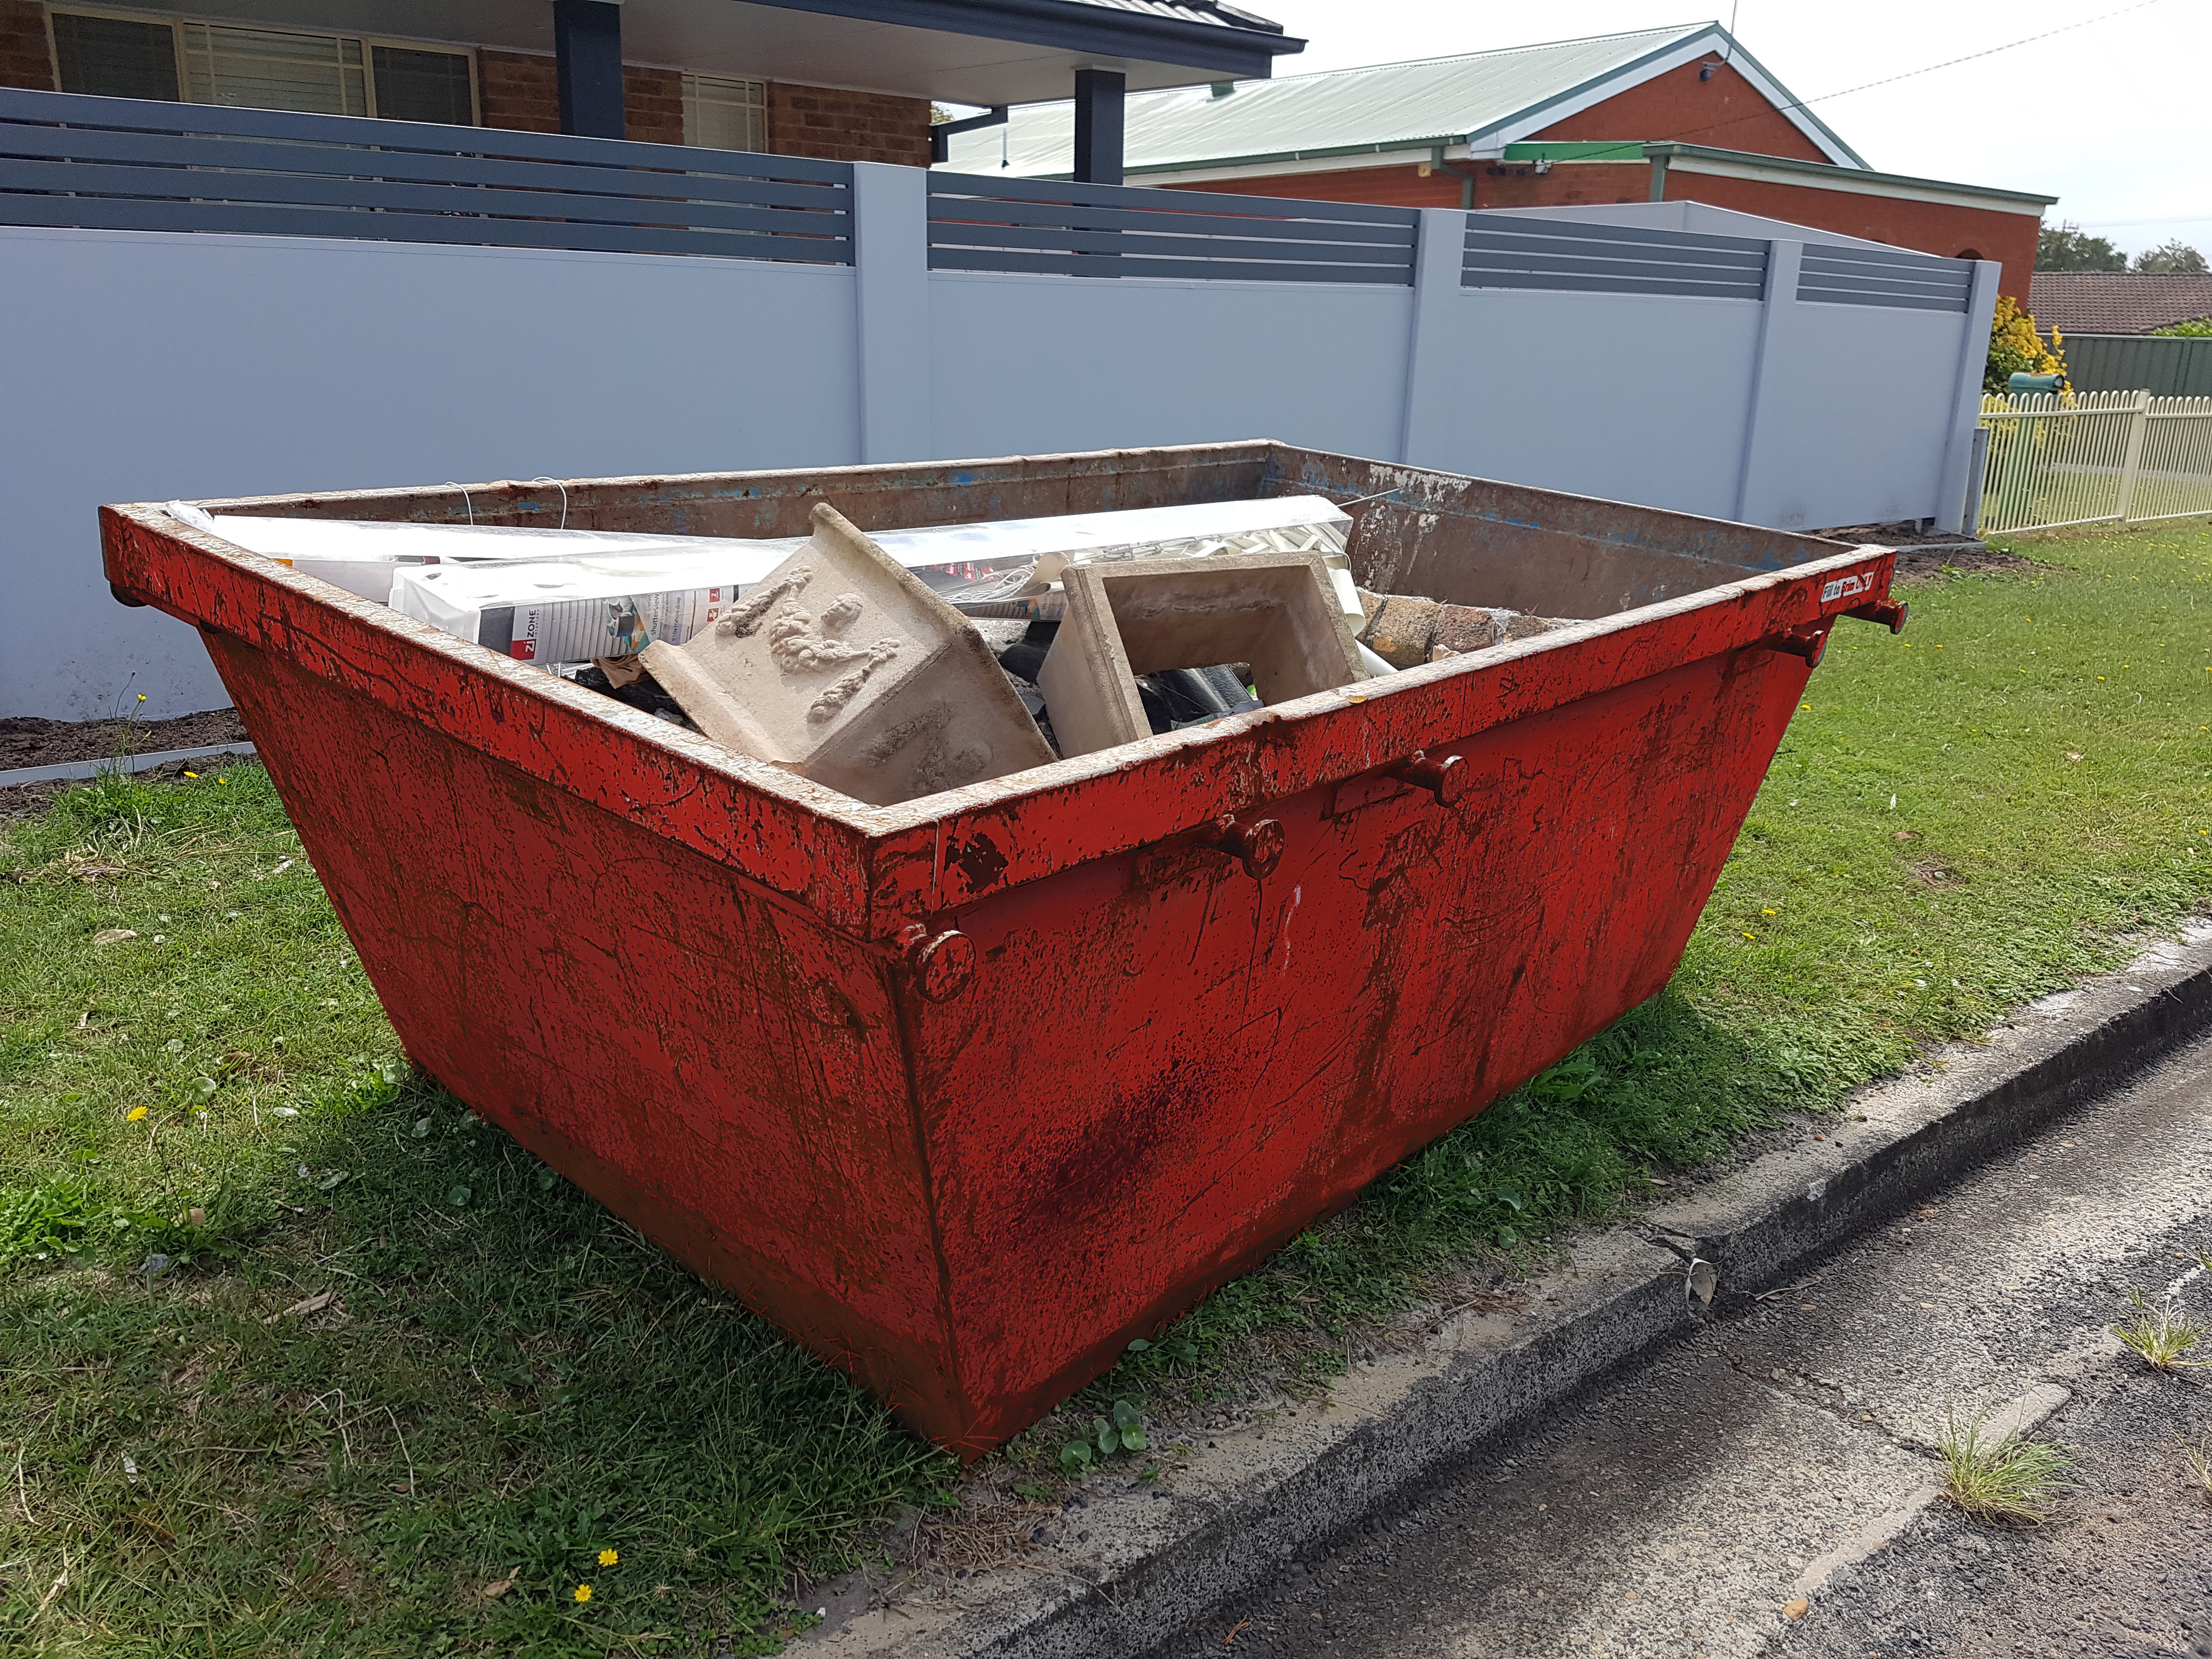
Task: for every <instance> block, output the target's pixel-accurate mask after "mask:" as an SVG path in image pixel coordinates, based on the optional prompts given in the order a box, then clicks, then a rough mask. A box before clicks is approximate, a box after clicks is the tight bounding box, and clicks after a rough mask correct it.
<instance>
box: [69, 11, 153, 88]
mask: <svg viewBox="0 0 2212 1659" xmlns="http://www.w3.org/2000/svg"><path fill="white" fill-rule="evenodd" d="M54 57H55V58H56V59H57V60H58V63H59V64H60V68H61V72H62V90H63V91H64V92H85V93H90V94H92V95H93V96H94V97H95V98H159V99H162V100H166V101H167V102H169V103H174V102H176V101H177V30H176V26H175V25H174V24H173V23H142V22H140V21H137V19H135V18H130V17H89V16H84V15H79V14H77V13H76V12H67V11H58V12H56V13H55V14H54Z"/></svg>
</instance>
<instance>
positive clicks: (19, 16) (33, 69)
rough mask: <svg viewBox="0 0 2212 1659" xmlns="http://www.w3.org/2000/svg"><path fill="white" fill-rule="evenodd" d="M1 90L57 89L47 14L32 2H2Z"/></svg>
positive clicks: (0, 23)
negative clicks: (48, 39)
mask: <svg viewBox="0 0 2212 1659" xmlns="http://www.w3.org/2000/svg"><path fill="white" fill-rule="evenodd" d="M0 87H31V88H36V89H37V90H38V91H40V92H52V91H53V90H54V60H53V56H52V53H50V52H48V51H47V50H46V12H45V10H44V9H42V8H41V7H39V6H36V5H33V3H31V0H0Z"/></svg>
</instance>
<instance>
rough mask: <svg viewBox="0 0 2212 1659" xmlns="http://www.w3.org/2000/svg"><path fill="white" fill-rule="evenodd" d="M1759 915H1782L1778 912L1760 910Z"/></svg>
mask: <svg viewBox="0 0 2212 1659" xmlns="http://www.w3.org/2000/svg"><path fill="white" fill-rule="evenodd" d="M1781 914H1782V913H1781V912H1780V911H1778V910H1761V911H1760V912H1759V915H1762V916H1774V915H1781Z"/></svg>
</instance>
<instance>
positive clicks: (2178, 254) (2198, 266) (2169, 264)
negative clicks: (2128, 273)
mask: <svg viewBox="0 0 2212 1659" xmlns="http://www.w3.org/2000/svg"><path fill="white" fill-rule="evenodd" d="M2133 268H2134V269H2135V270H2140V271H2144V272H2147V273H2148V274H2149V275H2152V276H2202V275H2203V273H2204V270H2205V269H2206V267H2205V264H2204V256H2203V254H2201V253H2199V252H2197V250H2196V249H2195V248H2193V247H2191V246H2189V244H2188V243H2186V242H2185V241H2183V240H2181V238H2179V236H2175V237H2172V238H2170V239H2168V240H2166V241H2164V242H2161V243H2160V244H2159V246H2156V247H2154V248H2146V249H2145V250H2144V251H2143V252H2141V253H2138V254H2136V262H2135V265H2134V267H2133Z"/></svg>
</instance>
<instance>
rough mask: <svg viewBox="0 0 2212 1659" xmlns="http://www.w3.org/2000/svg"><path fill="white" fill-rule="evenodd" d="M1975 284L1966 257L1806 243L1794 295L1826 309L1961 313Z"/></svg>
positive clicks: (1972, 272) (1901, 249)
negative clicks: (1880, 308)
mask: <svg viewBox="0 0 2212 1659" xmlns="http://www.w3.org/2000/svg"><path fill="white" fill-rule="evenodd" d="M1973 286H1974V268H1973V265H1972V263H1971V262H1970V261H1968V260H1965V259H1945V258H1939V257H1937V256H1936V255H1934V254H1928V253H1911V252H1906V251H1905V249H1903V248H1858V247H1838V246H1832V245H1830V244H1826V243H1820V242H1808V244H1806V246H1805V260H1804V264H1802V266H1801V267H1800V268H1799V270H1798V273H1797V297H1798V298H1799V299H1801V300H1816V301H1825V302H1826V303H1828V304H1830V305H1846V306H1896V307H1902V308H1904V309H1905V310H1908V311H1964V310H1965V309H1966V304H1967V301H1968V298H1969V297H1970V295H1972V291H1973Z"/></svg>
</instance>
